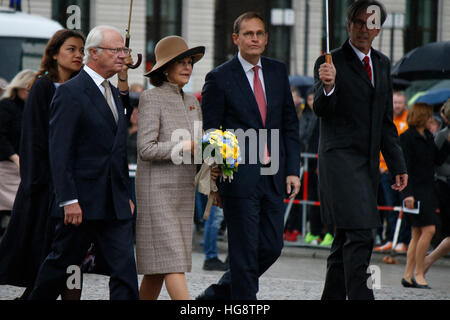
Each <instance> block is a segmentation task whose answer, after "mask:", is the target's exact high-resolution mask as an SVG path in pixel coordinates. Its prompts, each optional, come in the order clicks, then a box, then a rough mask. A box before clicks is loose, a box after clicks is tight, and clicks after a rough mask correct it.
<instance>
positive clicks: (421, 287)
mask: <svg viewBox="0 0 450 320" xmlns="http://www.w3.org/2000/svg"><path fill="white" fill-rule="evenodd" d="M411 281H412V283H413V286H414V288H417V289H431V287H430V286H429V285H428V284H418V283H417V282H416V279H414V278H411Z"/></svg>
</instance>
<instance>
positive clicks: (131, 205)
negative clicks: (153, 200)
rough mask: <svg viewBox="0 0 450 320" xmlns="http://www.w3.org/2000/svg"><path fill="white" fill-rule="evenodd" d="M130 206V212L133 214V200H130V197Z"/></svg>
mask: <svg viewBox="0 0 450 320" xmlns="http://www.w3.org/2000/svg"><path fill="white" fill-rule="evenodd" d="M130 208H131V214H132V215H133V214H134V208H135V206H134V203H133V200H131V199H130Z"/></svg>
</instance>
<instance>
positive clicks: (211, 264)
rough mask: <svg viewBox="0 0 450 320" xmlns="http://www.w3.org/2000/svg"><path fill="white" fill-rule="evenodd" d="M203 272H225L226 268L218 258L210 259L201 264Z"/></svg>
mask: <svg viewBox="0 0 450 320" xmlns="http://www.w3.org/2000/svg"><path fill="white" fill-rule="evenodd" d="M203 270H210V271H211V270H214V271H227V270H228V267H227V265H226V264H225V263H223V262H222V261H220V260H219V258H217V257H215V258H211V259H207V260H205V263H204V264H203Z"/></svg>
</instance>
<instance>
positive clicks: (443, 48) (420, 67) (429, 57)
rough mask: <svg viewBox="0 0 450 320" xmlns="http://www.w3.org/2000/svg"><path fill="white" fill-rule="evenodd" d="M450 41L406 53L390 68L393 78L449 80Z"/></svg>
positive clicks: (430, 44) (434, 43) (431, 44)
mask: <svg viewBox="0 0 450 320" xmlns="http://www.w3.org/2000/svg"><path fill="white" fill-rule="evenodd" d="M448 57H450V41H444V42H433V43H429V44H426V45H424V46H421V47H418V48H416V49H414V50H412V51H410V52H408V53H407V54H406V55H405V56H404V57H403V58H401V59H400V61H399V62H397V64H396V65H395V66H394V67H393V68H392V76H393V77H394V78H400V79H406V80H424V79H448V78H450V59H448Z"/></svg>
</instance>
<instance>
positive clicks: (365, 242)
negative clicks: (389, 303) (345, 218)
mask: <svg viewBox="0 0 450 320" xmlns="http://www.w3.org/2000/svg"><path fill="white" fill-rule="evenodd" d="M373 243H374V239H373V233H372V230H371V229H365V230H346V229H336V235H335V238H334V241H333V245H332V246H331V253H330V255H329V257H328V260H327V275H326V279H325V287H324V289H323V293H322V300H345V299H346V298H348V299H349V300H374V295H373V291H372V289H370V288H369V287H368V285H367V281H368V278H369V277H370V274H369V273H368V272H367V271H368V270H367V269H368V267H369V265H370V257H371V255H372V249H373Z"/></svg>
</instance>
